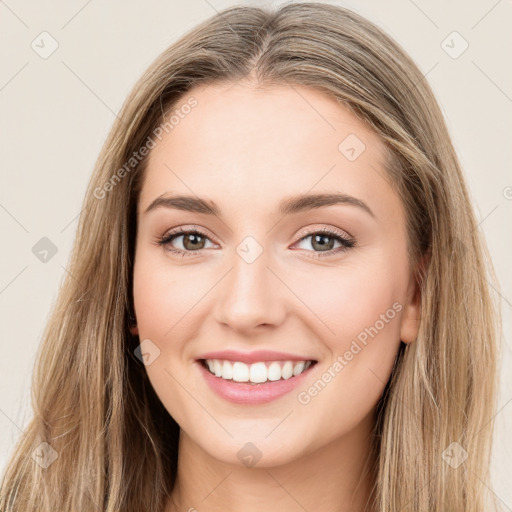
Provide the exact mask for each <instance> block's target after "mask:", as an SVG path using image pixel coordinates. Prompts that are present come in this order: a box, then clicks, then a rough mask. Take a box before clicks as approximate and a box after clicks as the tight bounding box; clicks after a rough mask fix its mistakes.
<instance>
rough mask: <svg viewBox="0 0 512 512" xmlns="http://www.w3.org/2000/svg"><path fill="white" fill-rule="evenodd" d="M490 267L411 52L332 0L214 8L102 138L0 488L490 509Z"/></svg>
mask: <svg viewBox="0 0 512 512" xmlns="http://www.w3.org/2000/svg"><path fill="white" fill-rule="evenodd" d="M486 278H487V279H490V278H494V277H493V271H492V266H491V264H490V260H489V258H488V253H487V251H486V248H485V244H484V242H483V240H481V239H480V235H479V232H478V230H477V224H476V222H475V216H474V213H473V209H472V206H471V203H470V200H469V197H468V192H467V187H466V184H465V182H464V178H463V175H462V172H461V169H460V165H459V163H458V160H457V157H456V154H455V152H454V149H453V146H452V144H451V142H450V138H449V134H448V132H447V129H446V126H445V123H444V120H443V118H442V115H441V112H440V110H439V107H438V105H437V103H436V100H435V98H434V96H433V94H432V91H431V89H430V88H429V86H428V84H427V81H426V80H425V79H424V77H423V76H422V74H421V72H420V71H419V70H418V68H417V67H416V66H415V64H414V63H413V62H412V61H411V59H410V58H409V57H408V56H407V55H406V53H405V52H404V51H403V50H402V49H401V48H400V47H399V46H398V45H397V44H396V43H395V42H394V41H392V40H391V39H390V38H389V37H388V36H387V35H385V34H384V33H383V32H382V31H381V30H380V29H379V28H378V27H376V26H375V25H373V24H372V23H370V22H369V21H367V20H365V19H363V18H361V17H360V16H358V15H356V14H354V13H352V12H350V11H349V10H346V9H343V8H340V7H335V6H331V5H323V4H316V3H303V4H302V3H297V4H289V5H284V6H282V7H281V8H280V9H277V10H275V11H267V10H264V9H258V8H250V7H233V8H230V9H227V10H225V11H223V12H221V13H219V14H218V15H216V16H214V17H213V18H211V19H210V20H207V21H206V22H204V23H202V24H201V25H199V26H198V27H197V28H195V29H194V30H192V31H191V32H189V33H188V34H186V35H185V36H184V37H183V38H181V39H180V40H179V41H178V42H176V43H175V44H173V45H172V46H171V47H170V48H169V49H167V50H166V51H165V52H164V53H163V54H162V55H160V56H159V57H158V59H157V60H156V61H155V62H154V63H153V64H152V65H151V66H150V68H149V69H148V70H147V71H146V73H145V74H144V76H143V77H142V78H141V79H140V81H139V82H138V83H137V84H136V86H135V87H134V89H133V91H132V93H131V94H130V95H129V97H128V99H127V100H126V102H125V105H124V107H123V109H122V111H121V112H120V114H119V117H118V120H117V121H116V123H115V124H114V127H113V129H112V131H111V133H110V135H109V137H108V140H107V141H106V143H105V145H104V148H103V150H102V152H101V155H100V157H99V159H98V162H97V165H96V169H95V171H94V174H93V176H92V179H91V182H90V185H89V188H88V190H87V193H86V198H85V203H84V209H83V213H82V215H81V218H80V223H79V227H78V231H77V237H76V242H75V245H74V248H73V252H72V256H71V264H70V266H69V277H68V278H67V280H66V281H65V282H64V284H63V287H62V290H61V292H60V295H59V298H58V301H57V304H56V307H55V310H54V312H53V315H52V317H51V319H50V322H49V323H48V326H47V328H46V331H45V334H44V339H43V343H42V345H41V351H40V354H39V359H38V362H37V366H36V372H35V375H34V381H33V393H34V397H33V406H34V411H35V416H34V418H33V420H32V421H31V423H30V425H29V426H28V428H27V429H26V436H24V437H23V438H22V439H21V440H20V444H19V446H18V447H17V449H16V451H15V453H14V455H13V457H12V460H11V461H10V464H9V466H8V470H7V472H6V475H5V477H4V481H3V485H2V497H1V500H0V508H1V509H2V510H5V511H14V510H16V511H35V510H38V511H40V510H45V511H46V510H59V511H71V510H73V511H78V510H80V511H85V510H87V511H89V510H105V511H112V512H113V511H121V510H122V511H125V512H126V511H140V510H155V511H156V510H161V511H165V512H170V511H177V510H205V511H208V510H220V509H222V510H235V509H236V510H244V511H252V510H267V511H272V510H287V511H295V510H297V511H298V510H332V511H335V510H336V511H348V510H353V511H363V510H366V511H382V512H383V511H399V510H400V511H427V510H428V511H441V510H443V511H444V510H453V511H465V512H468V511H473V512H477V511H478V512H483V511H484V510H490V508H489V506H491V505H490V503H489V502H488V498H490V496H489V495H490V494H491V493H489V492H488V489H489V488H490V484H489V481H488V476H487V474H488V468H489V458H490V446H491V433H492V421H491V419H492V418H493V416H494V411H495V406H496V404H495V402H496V385H497V384H496V379H497V377H496V353H497V340H498V339H499V335H498V334H499V332H498V331H499V318H498V310H497V308H496V306H495V305H494V304H493V303H492V301H491V297H490V294H489V288H488V286H489V285H488V284H487V281H486ZM486 491H487V494H485V492H486ZM492 506H494V507H496V504H493V505H492Z"/></svg>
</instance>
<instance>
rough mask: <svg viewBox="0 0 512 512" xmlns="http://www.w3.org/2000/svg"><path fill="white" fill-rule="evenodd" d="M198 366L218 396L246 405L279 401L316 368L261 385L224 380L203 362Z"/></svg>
mask: <svg viewBox="0 0 512 512" xmlns="http://www.w3.org/2000/svg"><path fill="white" fill-rule="evenodd" d="M197 364H198V366H199V369H200V371H201V373H202V375H203V377H204V379H205V380H206V383H207V384H208V385H209V386H210V388H211V389H212V390H213V391H215V393H217V395H219V396H220V397H221V398H224V399H225V400H228V401H229V402H233V403H235V404H244V405H254V404H264V403H268V402H272V401H273V400H277V399H278V398H280V397H282V396H283V395H286V394H287V393H289V392H290V391H292V390H293V389H295V388H296V387H297V386H299V385H300V384H301V383H303V382H304V379H305V377H306V376H307V375H308V373H309V372H310V370H311V369H312V368H314V367H315V366H316V364H312V365H311V366H310V367H309V368H308V369H307V370H306V371H304V372H302V373H301V374H300V375H297V376H294V377H290V378H289V379H286V380H285V379H280V380H275V381H267V382H262V383H260V384H247V383H246V382H235V381H233V380H226V379H223V378H222V377H216V376H215V375H213V374H212V373H210V372H209V371H208V370H207V369H206V368H205V367H204V366H203V364H202V363H201V361H197Z"/></svg>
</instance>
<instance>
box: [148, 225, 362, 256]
mask: <svg viewBox="0 0 512 512" xmlns="http://www.w3.org/2000/svg"><path fill="white" fill-rule="evenodd" d="M183 235H201V236H203V237H204V238H208V239H209V237H208V235H207V234H206V233H204V232H203V231H201V230H200V229H197V228H195V229H183V228H176V229H175V230H174V231H171V232H170V233H166V234H165V235H164V236H162V237H159V238H158V241H157V244H158V245H161V246H162V247H164V248H165V250H166V251H169V252H171V253H174V254H176V255H178V256H182V257H184V256H193V255H194V254H193V253H198V252H200V251H201V250H203V249H200V250H198V251H182V250H181V249H175V248H174V247H172V246H170V243H171V241H173V239H174V238H178V237H179V236H183ZM300 235H301V238H300V239H299V240H298V241H299V242H302V241H303V240H304V239H305V238H308V237H310V236H313V235H324V236H328V237H330V238H334V239H335V240H336V241H338V242H340V243H341V246H340V247H337V248H336V249H330V250H329V251H308V252H313V254H314V256H312V257H314V258H325V257H329V256H334V255H335V254H338V253H339V252H344V251H347V250H348V249H351V248H352V247H354V246H355V244H356V241H355V240H354V239H353V238H347V237H346V236H345V235H344V234H343V233H342V232H341V231H337V230H335V229H331V230H330V229H320V230H317V231H309V232H308V231H301V232H300ZM167 246H168V247H167Z"/></svg>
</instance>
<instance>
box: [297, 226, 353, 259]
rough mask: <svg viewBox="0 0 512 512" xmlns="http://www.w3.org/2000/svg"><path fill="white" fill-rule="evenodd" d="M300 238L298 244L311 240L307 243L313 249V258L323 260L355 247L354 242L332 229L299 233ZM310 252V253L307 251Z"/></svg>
mask: <svg viewBox="0 0 512 512" xmlns="http://www.w3.org/2000/svg"><path fill="white" fill-rule="evenodd" d="M300 234H301V235H302V238H301V239H300V240H299V243H301V242H304V241H305V240H307V239H308V238H311V241H310V242H307V243H308V244H310V245H311V247H313V248H314V249H318V251H313V252H314V253H315V255H314V257H315V258H324V257H327V256H333V255H335V254H338V253H339V252H343V251H347V250H348V249H350V248H352V247H354V246H355V243H356V241H355V240H354V239H353V238H350V237H348V236H347V235H346V234H345V233H343V232H342V231H338V230H334V229H332V230H331V229H321V230H319V231H310V232H309V233H307V232H304V231H303V232H301V233H300ZM336 242H337V243H338V244H339V246H338V247H336V248H334V244H335V243H336ZM309 252H311V251H309Z"/></svg>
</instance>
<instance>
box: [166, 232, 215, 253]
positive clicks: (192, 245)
mask: <svg viewBox="0 0 512 512" xmlns="http://www.w3.org/2000/svg"><path fill="white" fill-rule="evenodd" d="M179 238H182V240H181V244H180V245H181V246H182V247H183V248H178V249H177V248H176V247H173V246H172V242H174V241H175V240H178V239H179ZM207 240H208V241H211V240H210V239H209V238H208V236H207V235H206V233H203V232H202V231H201V230H199V229H197V228H195V229H188V230H187V229H183V228H177V229H175V230H173V231H171V232H169V233H166V234H165V235H164V236H163V237H160V238H159V239H158V242H157V243H158V244H159V245H161V246H163V247H164V248H165V250H167V251H169V252H172V253H174V254H178V255H180V256H192V254H191V253H194V252H197V251H200V250H202V249H205V242H206V241H207Z"/></svg>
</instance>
